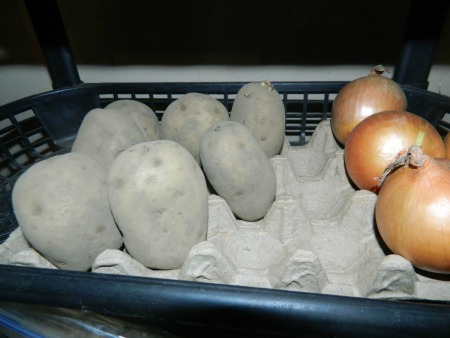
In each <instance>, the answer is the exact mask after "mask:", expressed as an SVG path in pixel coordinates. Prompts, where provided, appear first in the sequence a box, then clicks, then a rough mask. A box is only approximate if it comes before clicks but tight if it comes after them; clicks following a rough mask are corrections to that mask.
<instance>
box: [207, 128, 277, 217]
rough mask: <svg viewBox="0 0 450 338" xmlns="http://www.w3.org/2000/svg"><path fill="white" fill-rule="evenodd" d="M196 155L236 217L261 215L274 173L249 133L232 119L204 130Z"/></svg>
mask: <svg viewBox="0 0 450 338" xmlns="http://www.w3.org/2000/svg"><path fill="white" fill-rule="evenodd" d="M200 158H201V161H202V164H203V170H204V172H205V174H206V177H207V178H208V180H209V182H210V183H211V185H212V186H213V188H214V189H215V191H216V192H217V194H218V195H219V196H221V197H222V198H223V199H225V201H227V203H228V205H229V206H230V209H231V210H232V211H233V213H234V214H235V215H236V216H238V217H239V218H241V219H243V220H245V221H256V220H258V219H261V218H262V217H264V215H265V214H266V213H267V211H268V210H269V208H270V206H271V205H272V202H273V200H274V198H275V190H276V186H275V183H276V182H275V173H274V169H273V167H272V165H271V163H270V160H269V158H268V157H267V156H266V154H265V153H264V152H263V151H262V149H261V147H260V146H259V144H258V142H257V140H256V139H255V137H254V136H253V134H252V133H251V132H250V131H249V130H248V129H247V128H246V127H245V126H243V125H242V124H240V123H238V122H234V121H225V122H218V123H216V124H214V125H212V126H211V127H209V128H208V130H206V132H205V134H204V135H203V137H202V140H201V144H200Z"/></svg>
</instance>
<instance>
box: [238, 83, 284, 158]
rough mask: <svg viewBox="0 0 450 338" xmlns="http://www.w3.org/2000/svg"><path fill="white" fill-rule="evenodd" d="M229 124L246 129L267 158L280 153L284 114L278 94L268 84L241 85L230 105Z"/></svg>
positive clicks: (282, 139)
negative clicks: (233, 122) (234, 123)
mask: <svg viewBox="0 0 450 338" xmlns="http://www.w3.org/2000/svg"><path fill="white" fill-rule="evenodd" d="M230 120H231V121H236V122H239V123H242V124H243V125H244V126H246V127H247V128H248V129H249V130H250V131H251V132H252V134H253V135H254V136H255V138H256V139H257V141H258V143H259V145H260V146H261V148H262V149H263V151H264V152H265V153H266V155H267V156H268V157H269V158H270V157H272V156H275V155H278V154H279V153H280V151H281V147H282V145H283V141H284V138H285V124H286V112H285V109H284V105H283V101H282V99H281V97H280V94H279V93H278V92H277V91H276V90H275V89H274V88H273V86H272V84H271V83H270V82H269V81H263V82H261V83H256V82H251V83H247V84H246V85H244V86H243V87H242V88H241V89H240V90H239V92H238V94H237V95H236V99H235V100H234V102H233V106H232V108H231V112H230Z"/></svg>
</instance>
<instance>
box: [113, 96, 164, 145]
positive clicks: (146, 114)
mask: <svg viewBox="0 0 450 338" xmlns="http://www.w3.org/2000/svg"><path fill="white" fill-rule="evenodd" d="M105 108H106V109H116V110H122V111H124V112H125V113H126V114H128V115H129V116H130V118H131V119H132V120H133V121H134V122H135V123H136V124H137V126H138V127H139V129H140V130H141V132H142V135H144V136H145V140H146V141H155V140H159V139H160V125H159V120H158V117H157V116H156V114H155V112H154V111H153V110H152V109H151V108H150V107H149V106H147V105H146V104H144V103H142V102H139V101H136V100H125V99H124V100H117V101H114V102H111V103H110V104H108V105H107V106H106V107H105Z"/></svg>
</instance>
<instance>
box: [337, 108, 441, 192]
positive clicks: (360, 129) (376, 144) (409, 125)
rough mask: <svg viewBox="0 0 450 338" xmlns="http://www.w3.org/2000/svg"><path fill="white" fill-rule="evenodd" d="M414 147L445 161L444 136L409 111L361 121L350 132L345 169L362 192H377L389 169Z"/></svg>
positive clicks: (346, 146)
mask: <svg viewBox="0 0 450 338" xmlns="http://www.w3.org/2000/svg"><path fill="white" fill-rule="evenodd" d="M413 144H417V145H420V146H422V149H423V152H424V153H425V154H427V155H430V156H432V157H444V156H445V147H444V142H443V141H442V138H441V136H440V135H439V133H438V132H437V130H436V128H434V127H433V125H432V124H431V123H429V122H428V121H426V120H425V119H423V118H422V117H420V116H418V115H416V114H413V113H410V112H406V111H384V112H379V113H376V114H373V115H371V116H369V117H367V118H366V119H364V120H363V121H361V122H360V123H359V124H358V125H357V126H356V127H355V128H354V129H353V131H352V132H351V134H350V135H349V137H348V139H347V143H346V145H345V149H344V159H345V167H346V170H347V173H348V175H349V177H350V179H351V180H352V181H353V183H355V185H356V186H357V187H358V188H360V189H366V190H370V191H373V192H375V193H376V192H377V191H378V186H377V185H378V178H380V177H381V176H382V175H383V173H384V170H385V169H386V167H387V166H388V165H390V164H391V163H394V162H395V161H396V160H398V159H400V158H401V157H402V156H403V155H405V154H406V152H407V151H408V149H409V147H410V146H411V145H413Z"/></svg>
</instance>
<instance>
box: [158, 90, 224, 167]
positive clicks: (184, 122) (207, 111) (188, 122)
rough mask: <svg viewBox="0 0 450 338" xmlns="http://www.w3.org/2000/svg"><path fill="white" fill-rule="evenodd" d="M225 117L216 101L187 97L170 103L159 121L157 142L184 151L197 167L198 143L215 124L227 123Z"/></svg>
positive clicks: (202, 96) (189, 95) (200, 97)
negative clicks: (166, 141) (159, 128)
mask: <svg viewBox="0 0 450 338" xmlns="http://www.w3.org/2000/svg"><path fill="white" fill-rule="evenodd" d="M229 119H230V116H229V113H228V111H227V109H226V108H225V106H224V105H223V104H222V103H221V102H220V101H219V100H217V99H215V98H213V97H211V96H209V95H206V94H200V93H188V94H185V95H183V96H181V97H180V98H178V99H176V100H175V101H173V102H172V103H171V104H170V105H169V106H168V107H167V108H166V110H165V112H164V114H163V116H162V118H161V139H166V140H172V141H175V142H177V143H179V144H181V145H182V146H183V147H185V148H186V149H187V150H188V151H189V152H190V153H191V154H192V156H194V158H195V160H196V161H197V162H198V163H200V140H201V137H202V135H203V133H204V132H205V130H206V129H207V128H208V127H209V126H210V125H212V124H213V123H215V122H219V121H228V120H229Z"/></svg>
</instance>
